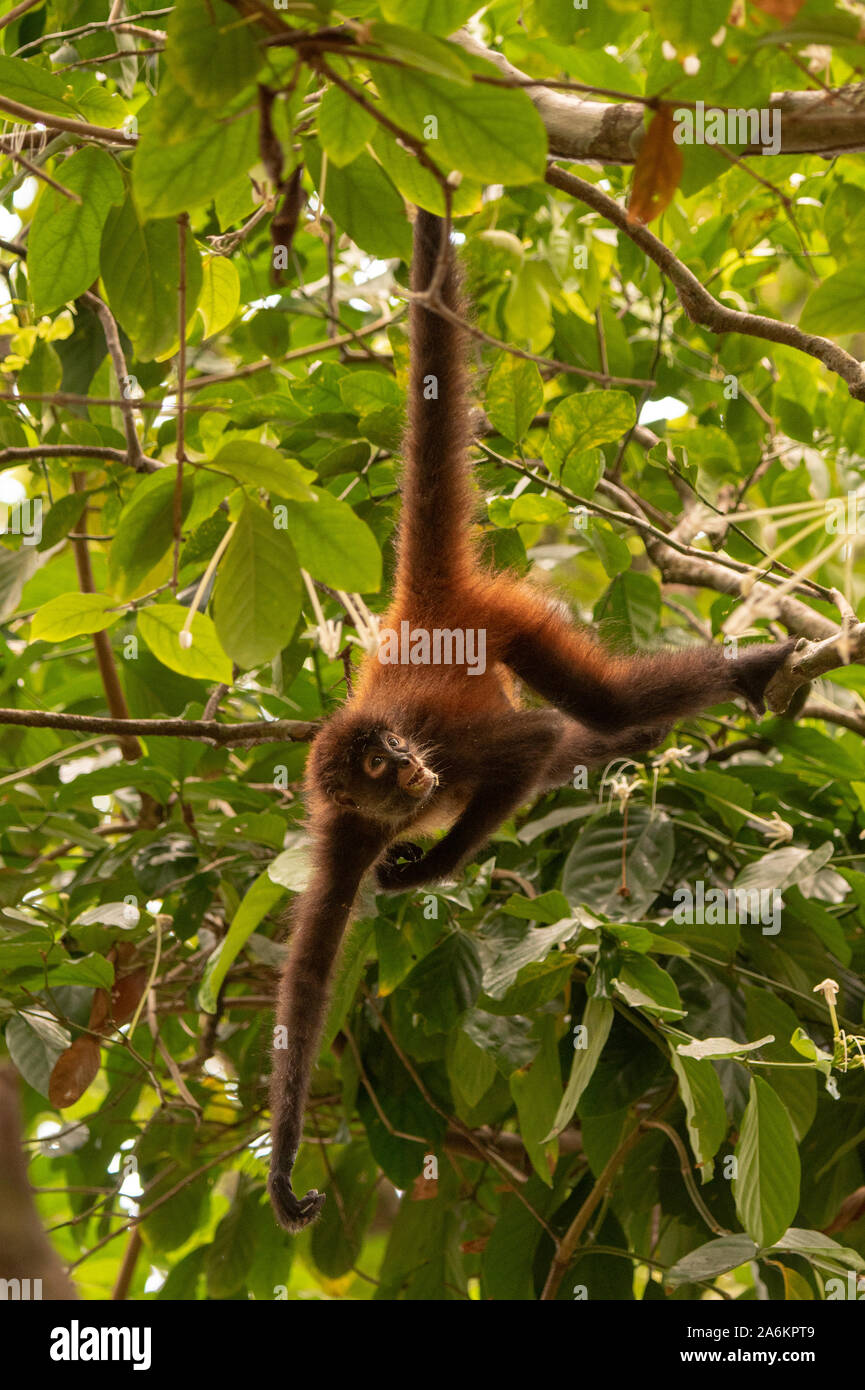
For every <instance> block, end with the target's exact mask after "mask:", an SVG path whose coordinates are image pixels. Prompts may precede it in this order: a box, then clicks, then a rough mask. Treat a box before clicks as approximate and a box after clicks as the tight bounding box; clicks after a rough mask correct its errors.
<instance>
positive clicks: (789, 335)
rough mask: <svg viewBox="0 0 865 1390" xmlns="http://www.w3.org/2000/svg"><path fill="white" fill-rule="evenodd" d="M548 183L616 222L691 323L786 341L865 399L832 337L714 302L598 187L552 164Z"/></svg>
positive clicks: (861, 379)
mask: <svg viewBox="0 0 865 1390" xmlns="http://www.w3.org/2000/svg"><path fill="white" fill-rule="evenodd" d="M547 183H549V184H552V186H553V187H554V188H558V189H560V190H561V191H562V192H563V193H569V194H570V195H571V197H573V198H577V199H579V201H580V202H581V203H585V204H586V206H587V207H590V208H593V209H594V211H595V212H598V213H600V215H601V216H602V217H605V218H606V219H607V221H608V222H612V224H613V226H614V227H617V228H618V230H619V231H620V232H624V234H625V236H628V237H630V238H631V240H632V241H633V242H634V243H635V245H637V246H639V248H640V250H641V251H645V253H646V255H647V256H648V257H649V259H650V260H652V261H654V262H655V265H656V266H657V267H658V269H659V270H662V271H663V273H664V274H665V275H666V276H667V277H668V278H669V279H670V280H671V281H672V282H673V285H674V287H675V290H676V294H677V295H678V296H679V302H680V304H681V305H682V308H683V309H684V310H685V313H686V314H687V315H688V318H689V319H691V321H692V322H693V323H698V324H702V325H703V326H704V327H705V328H708V329H710V330H711V331H712V332H713V333H744V334H746V335H747V336H748V337H750V338H764V339H765V340H766V341H767V342H770V343H783V344H785V346H787V347H792V348H796V349H797V350H798V351H799V352H805V353H807V354H808V356H809V357H816V358H817V360H818V361H819V362H822V363H823V365H824V367H828V368H829V371H830V372H835V374H836V375H837V376H840V377H841V379H842V380H843V381H845V382H846V383H847V389H848V391H849V392H850V395H851V396H853V397H854V398H855V399H856V400H857V401H865V367H863V366H862V363H861V362H859V361H857V359H856V358H855V357H852V356H851V355H850V353H849V352H845V351H844V349H843V348H840V347H839V346H838V344H837V343H833V342H831V341H830V340H829V339H828V338H820V337H818V336H817V335H816V334H814V333H803V332H802V330H801V328H797V327H796V326H795V324H792V323H785V322H784V321H783V320H782V319H769V318H765V317H764V316H763V315H762V314H745V313H742V311H741V310H739V309H728V308H727V306H726V304H721V303H720V302H719V300H717V299H715V298H713V296H712V295H711V294H709V291H708V290H707V289H705V288H704V287H703V285H701V284H700V281H699V280H698V279H697V277H696V275H694V274H693V272H692V271H690V270H689V269H688V267H687V266H686V265H684V264H683V263H682V261H680V260H679V259H678V257H677V256H674V255H673V252H672V251H671V250H670V249H669V247H668V246H665V245H664V243H663V242H662V241H659V240H658V238H657V237H656V236H655V235H654V233H652V232H650V231H649V230H648V228H647V227H642V226H639V225H637V224H636V223H632V222H629V221H628V214H627V212H626V211H625V209H624V208H623V207H620V206H619V204H618V203H617V202H616V201H615V199H614V198H611V197H609V195H608V194H606V193H604V192H603V191H602V190H601V189H600V188H597V187H596V186H595V185H594V184H591V183H587V182H586V180H585V179H581V178H578V177H577V176H576V174H569V173H567V172H566V170H564V169H560V168H558V166H557V165H552V166H551V167H550V168H548V169H547Z"/></svg>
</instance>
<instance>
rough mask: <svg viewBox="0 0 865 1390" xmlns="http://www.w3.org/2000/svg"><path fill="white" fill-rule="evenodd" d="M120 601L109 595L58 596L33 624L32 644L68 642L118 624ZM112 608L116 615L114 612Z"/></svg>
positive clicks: (47, 604)
mask: <svg viewBox="0 0 865 1390" xmlns="http://www.w3.org/2000/svg"><path fill="white" fill-rule="evenodd" d="M116 605H117V600H116V599H114V598H112V597H111V596H110V595H109V594H80V593H74V594H58V596H57V598H54V599H51V600H50V601H49V602H48V603H44V604H43V605H42V607H41V608H40V609H39V612H38V613H37V614H36V616H35V617H34V619H33V622H32V623H31V624H30V641H31V642H65V641H66V638H67V637H80V636H82V635H83V634H84V633H86V632H103V631H104V629H105V628H107V627H110V626H111V624H112V623H116V622H117V619H118V618H119V617H120V613H119V612H117V611H116ZM111 608H114V609H115V612H113V613H112V612H110V611H109V610H110V609H111Z"/></svg>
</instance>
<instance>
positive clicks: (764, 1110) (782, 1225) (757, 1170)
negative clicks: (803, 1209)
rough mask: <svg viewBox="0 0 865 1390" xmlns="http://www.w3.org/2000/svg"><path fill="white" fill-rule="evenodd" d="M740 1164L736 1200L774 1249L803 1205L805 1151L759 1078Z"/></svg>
mask: <svg viewBox="0 0 865 1390" xmlns="http://www.w3.org/2000/svg"><path fill="white" fill-rule="evenodd" d="M736 1161H737V1165H738V1169H737V1176H736V1179H735V1181H734V1183H733V1196H734V1197H735V1200H736V1211H737V1213H738V1216H739V1220H740V1221H741V1222H742V1225H743V1226H744V1227H745V1230H746V1231H747V1232H748V1235H749V1236H751V1238H752V1239H753V1240H755V1241H756V1242H757V1244H758V1245H761V1246H765V1245H774V1243H775V1241H776V1240H778V1239H779V1238H780V1237H781V1236H782V1235H783V1234H784V1232H785V1231H786V1230H787V1227H788V1226H790V1225H791V1224H792V1221H793V1218H794V1216H795V1215H796V1209H797V1207H798V1205H799V1152H798V1150H797V1148H796V1137H795V1135H794V1133H793V1126H792V1124H791V1123H790V1116H789V1115H788V1114H787V1111H786V1109H785V1107H784V1105H783V1103H782V1101H781V1100H780V1099H779V1097H778V1095H777V1094H776V1093H775V1091H773V1090H772V1087H771V1086H770V1085H769V1083H768V1081H764V1080H763V1079H762V1078H761V1077H759V1076H752V1078H751V1088H750V1091H749V1093H748V1105H747V1108H746V1110H745V1114H744V1115H743V1117H742V1125H741V1129H740V1131H739V1142H738V1144H737V1145H736Z"/></svg>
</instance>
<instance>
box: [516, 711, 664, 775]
mask: <svg viewBox="0 0 865 1390" xmlns="http://www.w3.org/2000/svg"><path fill="white" fill-rule="evenodd" d="M564 723H565V729H564V732H563V733H562V736H561V738H560V739H559V742H558V743H557V744H556V747H555V748H554V750H553V752H552V754H551V756H550V759H549V762H548V763H547V766H546V767H545V769H544V775H543V781H542V784H541V786H540V788H539V790H542V791H547V790H551V789H552V788H553V787H561V786H563V785H564V784H565V783H566V782H570V781H571V780H572V778H573V776H574V774H575V772H577V770H578V769H580V768H590V767H606V766H607V764H608V763H611V762H614V761H615V760H616V759H617V758H635V757H639V755H640V754H641V753H648V751H649V749H650V748H657V747H658V744H660V743H663V741H664V739H665V738H666V737H667V734H668V733H669V732H670V725H669V724H655V725H652V726H651V727H649V726H646V727H638V726H635V727H633V728H628V729H622V730H621V731H620V732H619V733H618V734H599V733H598V732H597V731H596V730H594V729H590V728H588V727H587V726H586V725H585V724H578V723H577V721H576V720H571V719H568V720H566V721H564Z"/></svg>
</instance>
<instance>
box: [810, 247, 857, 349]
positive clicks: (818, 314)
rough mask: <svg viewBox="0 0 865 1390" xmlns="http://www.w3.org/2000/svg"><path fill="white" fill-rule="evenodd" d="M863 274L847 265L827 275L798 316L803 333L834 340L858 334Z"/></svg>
mask: <svg viewBox="0 0 865 1390" xmlns="http://www.w3.org/2000/svg"><path fill="white" fill-rule="evenodd" d="M863 294H865V273H863V270H862V267H861V265H847V266H844V268H843V269H842V270H839V271H838V272H837V273H836V274H835V275H830V276H829V279H828V280H824V281H823V284H822V285H818V287H817V289H816V290H813V291H812V293H811V294H810V295H809V296H808V298H807V299H806V301H805V307H804V308H803V310H802V313H801V315H800V317H799V327H800V328H801V329H802V331H803V332H804V333H820V334H822V335H823V336H824V337H827V338H834V337H838V336H840V335H842V334H844V333H858V332H859V331H860V330H861V328H862V296H863Z"/></svg>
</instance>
